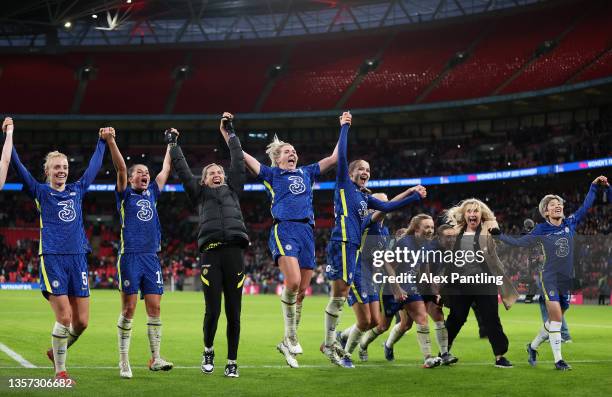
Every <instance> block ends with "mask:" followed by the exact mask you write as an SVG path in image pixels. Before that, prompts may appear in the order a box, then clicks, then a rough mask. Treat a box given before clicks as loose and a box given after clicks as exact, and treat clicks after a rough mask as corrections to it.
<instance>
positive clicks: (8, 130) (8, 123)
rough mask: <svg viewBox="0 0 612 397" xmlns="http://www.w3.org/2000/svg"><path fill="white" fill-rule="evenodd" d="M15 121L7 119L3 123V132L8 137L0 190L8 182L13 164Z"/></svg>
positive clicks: (0, 170)
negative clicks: (9, 169)
mask: <svg viewBox="0 0 612 397" xmlns="http://www.w3.org/2000/svg"><path fill="white" fill-rule="evenodd" d="M13 129H14V127H13V119H12V118H10V117H6V118H5V119H4V121H3V122H2V132H3V133H4V134H5V135H6V137H5V138H4V145H2V157H1V158H0V190H2V188H3V187H4V182H6V174H7V173H8V168H9V165H10V163H11V151H12V150H13Z"/></svg>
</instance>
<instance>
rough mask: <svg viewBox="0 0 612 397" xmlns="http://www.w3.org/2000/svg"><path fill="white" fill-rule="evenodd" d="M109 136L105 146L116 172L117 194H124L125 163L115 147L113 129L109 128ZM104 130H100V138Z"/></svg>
mask: <svg viewBox="0 0 612 397" xmlns="http://www.w3.org/2000/svg"><path fill="white" fill-rule="evenodd" d="M109 129H110V130H111V135H107V138H106V144H107V145H108V150H109V151H110V154H111V158H112V159H113V166H114V167H115V171H116V172H117V186H116V189H117V192H119V193H121V192H125V189H126V188H127V166H126V165H125V161H124V160H123V156H122V155H121V152H120V151H119V147H118V146H117V141H116V140H115V129H114V128H112V127H110V128H109ZM104 130H106V128H100V137H101V136H102V133H103V132H105V131H104Z"/></svg>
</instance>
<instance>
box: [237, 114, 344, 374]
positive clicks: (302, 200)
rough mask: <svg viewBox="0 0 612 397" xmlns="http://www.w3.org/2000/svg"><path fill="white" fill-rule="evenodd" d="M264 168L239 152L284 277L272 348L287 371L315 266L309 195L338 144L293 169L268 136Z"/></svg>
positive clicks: (285, 150)
mask: <svg viewBox="0 0 612 397" xmlns="http://www.w3.org/2000/svg"><path fill="white" fill-rule="evenodd" d="M350 123H351V116H350V113H346V112H345V113H344V114H343V115H342V116H341V117H340V126H341V128H348V125H350ZM266 154H267V155H268V157H269V158H270V163H271V165H270V166H266V165H264V164H261V163H260V162H259V161H258V160H257V159H256V158H254V157H253V156H251V155H249V154H248V153H246V152H244V160H245V163H246V167H247V169H248V170H249V171H250V172H251V174H253V175H255V176H256V177H257V179H258V180H259V181H261V182H262V183H263V185H264V186H265V188H266V193H267V194H268V197H269V199H270V201H271V213H272V218H273V226H272V230H271V231H270V238H269V240H268V247H269V248H270V251H271V253H272V257H273V259H274V263H275V264H276V265H278V267H279V268H280V271H281V272H282V273H283V276H284V288H283V291H282V294H281V306H282V311H283V318H284V322H285V334H284V337H283V340H282V341H281V342H280V343H279V344H278V345H277V346H276V348H277V350H278V351H279V352H280V353H281V354H282V355H283V356H284V357H285V360H286V361H287V364H288V365H289V366H290V367H292V368H297V367H298V366H299V364H298V361H297V359H296V355H297V354H301V353H302V352H303V350H302V346H301V345H300V343H299V341H298V337H297V327H298V325H299V323H300V318H301V313H302V303H303V300H304V296H305V291H306V288H308V286H309V285H310V280H311V279H312V274H313V269H314V267H315V266H316V263H315V239H314V230H313V229H314V219H315V217H314V209H313V205H312V196H313V190H314V184H315V182H316V179H317V178H318V177H319V176H320V175H322V174H324V173H326V172H328V171H330V170H331V169H332V167H333V166H334V165H335V164H336V162H337V161H338V146H337V145H336V148H335V149H334V151H333V153H332V154H331V155H330V156H328V157H325V158H323V159H321V160H320V161H318V162H316V163H313V164H310V165H305V166H301V167H298V159H299V156H298V153H297V151H296V150H295V148H294V147H293V146H292V145H291V144H289V143H287V142H283V141H281V140H280V139H278V137H277V136H274V140H273V141H272V142H271V143H270V144H269V145H268V147H267V148H266Z"/></svg>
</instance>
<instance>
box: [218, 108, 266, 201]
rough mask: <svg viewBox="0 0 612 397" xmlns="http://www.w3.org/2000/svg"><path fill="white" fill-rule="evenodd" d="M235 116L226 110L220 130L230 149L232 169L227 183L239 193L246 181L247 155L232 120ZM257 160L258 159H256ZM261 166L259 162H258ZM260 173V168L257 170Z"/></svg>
mask: <svg viewBox="0 0 612 397" xmlns="http://www.w3.org/2000/svg"><path fill="white" fill-rule="evenodd" d="M233 120H234V116H233V115H232V114H231V113H229V112H224V113H223V117H222V118H221V123H220V124H219V131H221V135H222V136H223V139H224V140H225V143H227V146H228V147H229V151H230V159H231V160H230V169H229V175H228V178H227V184H228V185H229V186H230V187H231V188H232V189H233V190H234V191H235V192H236V193H238V194H241V193H242V192H243V191H244V184H245V182H246V172H245V157H246V154H245V153H244V152H243V151H242V146H241V145H240V139H238V137H237V136H236V131H235V130H234V125H233V123H232V121H233ZM256 161H257V160H256ZM257 164H258V167H260V165H259V162H258V163H257ZM257 174H259V170H258V171H257Z"/></svg>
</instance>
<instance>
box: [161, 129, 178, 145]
mask: <svg viewBox="0 0 612 397" xmlns="http://www.w3.org/2000/svg"><path fill="white" fill-rule="evenodd" d="M177 139H178V134H177V133H176V132H174V131H172V129H168V130H166V131H164V142H166V143H167V144H168V145H171V146H176V142H177Z"/></svg>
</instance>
